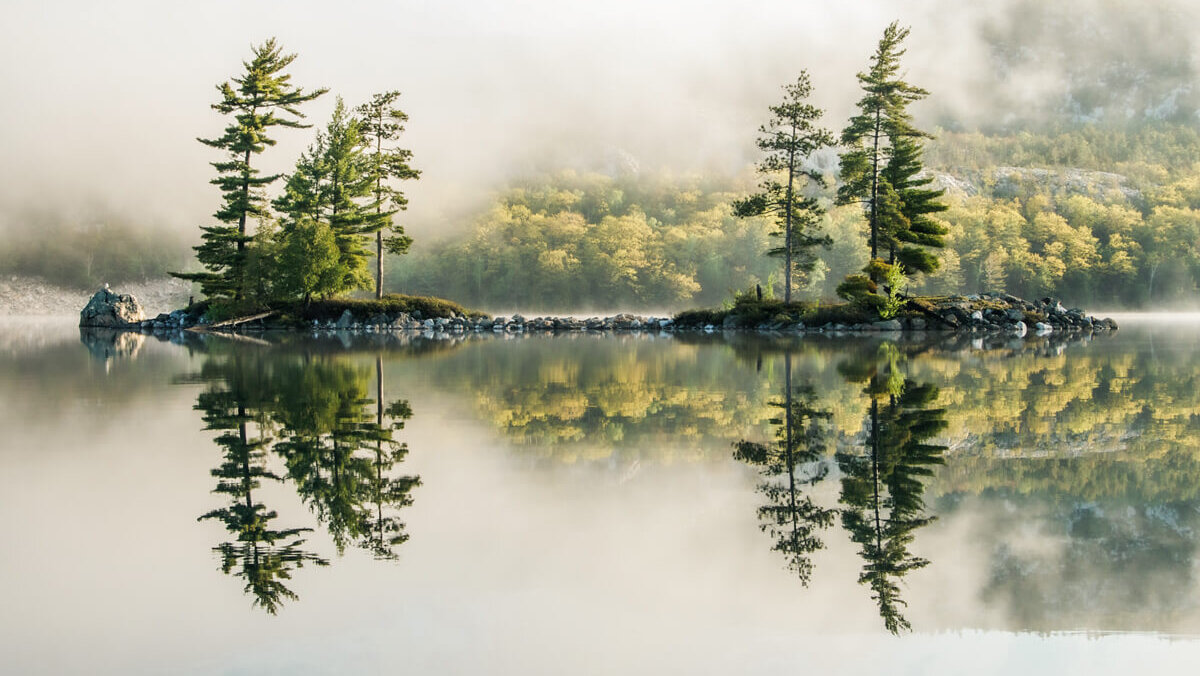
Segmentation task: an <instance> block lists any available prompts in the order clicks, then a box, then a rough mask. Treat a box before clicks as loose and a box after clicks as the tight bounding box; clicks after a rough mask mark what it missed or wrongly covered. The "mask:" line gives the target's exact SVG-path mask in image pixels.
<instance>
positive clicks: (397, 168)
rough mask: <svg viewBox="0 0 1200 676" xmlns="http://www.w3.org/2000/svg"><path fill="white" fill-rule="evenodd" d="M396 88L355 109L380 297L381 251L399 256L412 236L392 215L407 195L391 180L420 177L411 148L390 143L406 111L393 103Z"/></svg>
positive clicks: (405, 203) (403, 206) (378, 295)
mask: <svg viewBox="0 0 1200 676" xmlns="http://www.w3.org/2000/svg"><path fill="white" fill-rule="evenodd" d="M398 98H400V92H398V91H388V92H383V93H382V94H376V95H375V96H374V97H372V98H371V101H370V102H369V103H364V104H363V105H361V106H359V107H358V109H357V112H358V114H359V115H360V116H361V134H362V138H363V143H364V144H365V145H366V146H367V163H368V167H369V170H368V176H369V177H370V180H371V182H372V184H373V185H372V193H373V194H374V195H375V221H374V224H373V225H372V228H373V229H374V231H375V297H376V298H383V252H384V251H385V250H386V251H387V252H388V253H390V254H393V255H397V256H401V255H404V254H406V253H408V249H409V247H410V246H412V238H411V237H409V236H408V235H406V234H405V233H404V227H403V226H401V225H399V224H397V223H396V222H395V220H394V218H393V216H394V214H395V213H396V212H397V211H403V210H404V209H407V208H408V198H407V197H405V196H404V193H403V192H401V191H400V190H398V189H397V188H395V187H394V186H392V184H391V182H392V181H405V180H409V179H417V178H420V177H421V172H420V171H418V170H416V169H413V168H412V167H411V166H409V161H410V160H411V159H412V151H411V150H406V149H404V148H399V147H396V146H395V145H394V143H395V141H396V140H397V139H398V138H399V137H400V133H401V132H403V131H404V123H405V122H406V121H408V115H407V114H406V113H405V112H404V111H402V110H400V109H399V108H397V107H396V99H398Z"/></svg>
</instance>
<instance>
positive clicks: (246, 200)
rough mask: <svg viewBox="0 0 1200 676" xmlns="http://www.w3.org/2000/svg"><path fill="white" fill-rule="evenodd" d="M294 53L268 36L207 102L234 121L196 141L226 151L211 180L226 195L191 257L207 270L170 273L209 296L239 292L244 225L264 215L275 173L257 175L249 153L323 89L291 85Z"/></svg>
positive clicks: (269, 142) (293, 120)
mask: <svg viewBox="0 0 1200 676" xmlns="http://www.w3.org/2000/svg"><path fill="white" fill-rule="evenodd" d="M295 58H296V55H295V54H284V53H283V52H282V51H281V49H280V47H279V46H278V45H277V44H276V43H275V39H274V38H271V39H269V40H267V41H266V42H264V43H263V44H261V45H259V46H258V47H255V48H253V51H252V54H251V59H250V60H249V61H245V62H243V64H242V65H243V66H244V67H245V73H243V74H242V76H241V77H236V78H234V79H233V80H232V81H231V82H224V83H222V84H220V85H217V91H218V92H220V95H221V100H220V101H218V102H217V103H215V104H213V106H212V107H213V109H214V110H216V111H218V112H220V113H221V114H223V115H231V116H232V117H233V121H232V122H231V123H230V124H229V126H227V127H226V128H225V133H224V134H222V135H221V136H220V137H218V138H215V139H198V140H199V141H200V142H201V143H203V144H205V145H207V146H210V147H213V148H217V149H219V150H222V151H224V152H225V153H226V155H227V157H226V159H225V160H223V161H220V162H213V163H212V165H213V167H214V168H216V170H217V174H218V176H217V178H215V179H213V180H212V183H213V184H214V185H216V186H218V187H219V188H220V189H221V192H222V193H223V194H224V199H225V201H224V203H223V204H222V205H221V208H220V209H219V210H217V212H216V213H215V214H213V216H214V217H215V218H216V219H217V220H218V221H220V223H221V224H220V225H212V226H203V227H201V230H203V231H204V234H203V236H202V237H203V240H204V241H203V242H202V243H201V244H200V245H199V246H197V247H196V257H197V259H198V260H199V262H200V264H201V265H203V266H204V267H205V268H206V269H207V272H199V273H188V274H180V273H176V274H175V276H176V277H179V278H181V279H187V280H191V281H195V282H199V283H200V287H201V290H202V291H203V293H204V294H205V295H206V296H208V297H210V298H230V299H241V298H242V297H243V296H244V292H245V289H244V288H243V287H244V283H245V276H246V269H245V268H246V265H247V255H246V245H247V244H248V243H249V242H250V241H251V237H250V236H249V235H248V234H247V232H246V224H247V222H248V221H249V220H250V219H251V218H258V217H262V216H265V215H266V213H267V204H266V197H265V195H264V194H263V190H264V188H266V186H268V185H270V184H271V183H272V182H274V181H275V180H276V179H277V178H279V176H278V175H270V176H263V175H261V172H260V171H259V170H258V169H256V168H254V167H253V166H251V163H250V160H251V158H252V156H253V155H258V154H261V153H262V152H263V151H264V150H266V148H267V147H268V146H273V145H275V140H274V139H272V138H270V137H269V136H267V133H268V131H270V129H271V128H272V127H292V128H303V127H305V126H307V125H304V124H301V123H300V122H299V120H300V119H301V118H303V117H304V115H303V113H301V112H300V110H299V108H298V106H299V105H300V104H302V103H306V102H308V101H311V100H313V99H315V98H317V97H318V96H321V95H322V94H324V93H325V92H326V91H327V90H326V89H318V90H315V91H311V92H305V91H304V90H302V89H300V88H299V87H296V86H294V85H292V84H291V82H290V80H291V76H290V75H288V74H285V73H283V70H284V69H285V68H287V66H288V65H290V64H291V63H292V61H294V60H295Z"/></svg>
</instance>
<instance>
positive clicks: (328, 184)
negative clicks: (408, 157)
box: [274, 98, 374, 295]
mask: <svg viewBox="0 0 1200 676" xmlns="http://www.w3.org/2000/svg"><path fill="white" fill-rule="evenodd" d="M363 151H364V146H363V140H362V135H361V134H360V131H359V121H358V120H357V119H356V118H354V117H353V116H351V115H349V114H348V113H347V111H346V106H345V104H344V103H343V102H342V99H341V98H338V101H337V105H336V106H335V107H334V110H333V116H332V117H331V118H330V120H329V123H328V125H326V127H325V130H324V131H322V132H319V133H318V134H317V139H316V141H315V142H313V144H312V145H311V146H309V148H308V150H307V151H306V152H304V153H302V154H301V156H300V159H299V160H297V162H296V168H295V169H294V170H293V171H292V173H291V174H289V175H288V178H287V182H286V184H285V185H284V191H283V194H282V195H281V196H280V197H279V199H277V200H275V202H274V205H275V208H276V209H278V210H279V211H281V212H283V214H284V222H283V229H282V238H283V240H284V250H290V249H292V248H294V247H293V246H292V245H291V244H289V243H288V240H289V239H291V238H293V237H296V236H299V237H308V236H310V235H312V234H313V233H311V232H309V233H305V232H303V230H304V228H303V227H302V226H301V224H303V223H306V222H309V223H312V224H315V226H316V227H318V228H319V226H325V227H327V228H328V229H329V231H330V232H332V234H333V239H334V243H335V245H336V247H337V256H336V259H335V261H324V262H321V264H320V265H319V266H318V267H320V268H321V269H322V270H329V269H334V268H336V269H337V270H338V272H339V274H340V278H339V279H337V281H336V284H334V285H333V286H332V287H330V286H324V287H323V288H322V290H321V293H322V294H323V295H332V294H335V293H341V292H344V291H351V290H354V289H360V288H366V287H368V286H370V283H371V279H370V272H369V270H368V264H367V261H368V259H369V257H370V253H369V252H368V250H367V236H368V235H369V234H370V233H371V232H372V229H373V227H374V219H373V214H372V205H371V204H369V203H367V202H366V201H365V200H366V199H367V198H369V197H370V195H371V189H372V182H371V178H370V176H369V175H368V173H367V170H368V166H367V161H366V157H365V155H364V153H363ZM296 246H300V245H296ZM314 291H315V290H314Z"/></svg>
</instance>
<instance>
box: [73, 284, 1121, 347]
mask: <svg viewBox="0 0 1200 676" xmlns="http://www.w3.org/2000/svg"><path fill="white" fill-rule="evenodd" d="M205 309H206V308H205V306H204V305H203V304H193V305H191V306H189V307H188V308H183V309H179V310H175V311H173V312H170V313H162V314H159V315H158V316H156V317H153V318H147V317H145V315H144V312H143V311H142V308H141V305H140V304H139V303H138V301H137V299H136V298H134V297H133V296H131V295H129V294H118V293H114V292H113V291H111V290H109V289H108V288H103V289H100V290H99V291H97V292H96V294H95V295H94V296H92V298H91V300H90V301H88V304H87V306H86V307H84V308H83V310H82V311H81V312H80V318H79V326H80V327H91V328H106V329H121V330H127V331H136V332H141V333H169V332H174V331H185V330H186V331H200V332H216V333H220V332H259V331H306V332H311V331H351V332H381V331H411V332H421V333H432V334H434V335H438V334H445V335H451V334H463V333H497V334H513V333H516V334H523V333H562V332H585V331H587V332H666V333H671V332H676V331H701V332H715V331H757V332H773V333H831V332H902V331H903V332H921V331H948V332H957V333H1007V334H1016V335H1019V336H1024V335H1026V334H1045V333H1050V332H1101V331H1113V330H1116V328H1117V324H1116V322H1115V321H1113V320H1112V319H1107V318H1105V319H1100V318H1097V317H1092V316H1089V315H1087V314H1086V313H1085V312H1084V311H1083V310H1082V309H1079V308H1067V307H1065V306H1064V305H1063V304H1062V303H1061V302H1060V301H1059V300H1057V299H1054V298H1043V299H1041V300H1039V301H1027V300H1023V299H1021V298H1017V297H1015V296H1012V295H1009V294H1003V293H984V294H978V295H969V296H940V297H913V298H909V299H907V300H906V301H905V303H904V305H903V306H902V308H901V309H900V311H899V312H898V313H897V314H896V316H894V317H892V318H889V319H879V318H878V316H872V315H873V313H872V312H871V311H869V310H867V309H864V308H862V307H859V306H856V305H855V304H853V303H843V304H836V305H825V306H821V305H818V304H813V303H783V302H782V301H776V300H772V299H765V300H747V299H740V300H739V301H738V302H737V303H735V304H734V305H733V306H732V307H730V308H728V309H720V310H688V311H684V312H680V313H678V314H676V315H674V316H671V317H666V316H662V317H658V316H644V315H633V314H626V313H622V314H616V315H611V316H606V317H599V316H596V317H587V318H582V317H576V316H537V317H528V318H527V317H524V316H522V315H519V314H514V315H512V316H499V317H492V316H489V315H486V314H484V313H480V312H474V311H471V310H467V309H464V308H462V307H461V306H458V305H457V304H454V303H451V302H449V301H444V300H440V299H432V298H423V297H415V296H400V295H392V296H388V297H385V298H384V299H383V300H380V301H366V300H362V301H357V300H350V301H347V300H342V301H325V302H314V303H311V304H308V305H300V304H293V305H280V306H278V307H276V308H273V309H268V310H266V311H263V312H258V313H255V314H251V315H247V316H244V317H237V318H229V319H223V320H218V321H214V320H213V319H211V318H210V317H208V316H206V315H205Z"/></svg>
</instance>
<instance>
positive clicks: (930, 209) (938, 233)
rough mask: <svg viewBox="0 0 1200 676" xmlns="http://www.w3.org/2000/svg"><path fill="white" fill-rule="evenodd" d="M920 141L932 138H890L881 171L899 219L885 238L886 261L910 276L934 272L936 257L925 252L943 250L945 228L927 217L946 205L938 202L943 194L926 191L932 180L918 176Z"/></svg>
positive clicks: (915, 136)
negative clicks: (894, 202)
mask: <svg viewBox="0 0 1200 676" xmlns="http://www.w3.org/2000/svg"><path fill="white" fill-rule="evenodd" d="M923 138H931V137H930V136H928V135H927V134H924V133H918V134H910V135H906V136H897V137H895V138H893V139H891V148H890V149H889V151H888V163H887V166H885V167H884V170H883V175H884V182H885V184H886V185H887V186H888V189H889V190H890V191H892V192H893V193H894V194H895V197H896V199H897V201H898V205H899V215H900V217H901V218H898V219H895V220H894V221H893V222H894V223H896V224H897V226H898V227H896V228H895V229H894V230H893V231H892V232H890V233H889V235H888V244H889V257H888V262H890V263H897V262H899V263H900V264H901V265H903V266H904V271H905V274H908V275H910V276H911V275H915V274H916V273H918V272H923V273H926V274H929V273H932V272H936V271H937V269H938V259H937V256H936V255H934V254H933V253H932V252H930V251H927V250H926V249H943V248H945V247H946V232H947V229H946V226H944V225H942V224H941V223H938V222H937V221H935V220H933V219H932V218H930V214H935V213H939V212H942V211H945V210H946V208H947V207H946V204H945V203H944V202H940V201H938V198H940V197H941V196H942V195H943V194H944V193H945V191H944V190H931V189H929V188H928V187H927V186H928V185H929V184H930V183H932V182H933V179H932V178H928V177H926V178H918V177H917V176H918V175H919V174H920V173H921V171H922V170H923V169H924V166H923V164H922V163H921V153H922V151H923V150H924V144H923V142H922V139H923Z"/></svg>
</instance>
